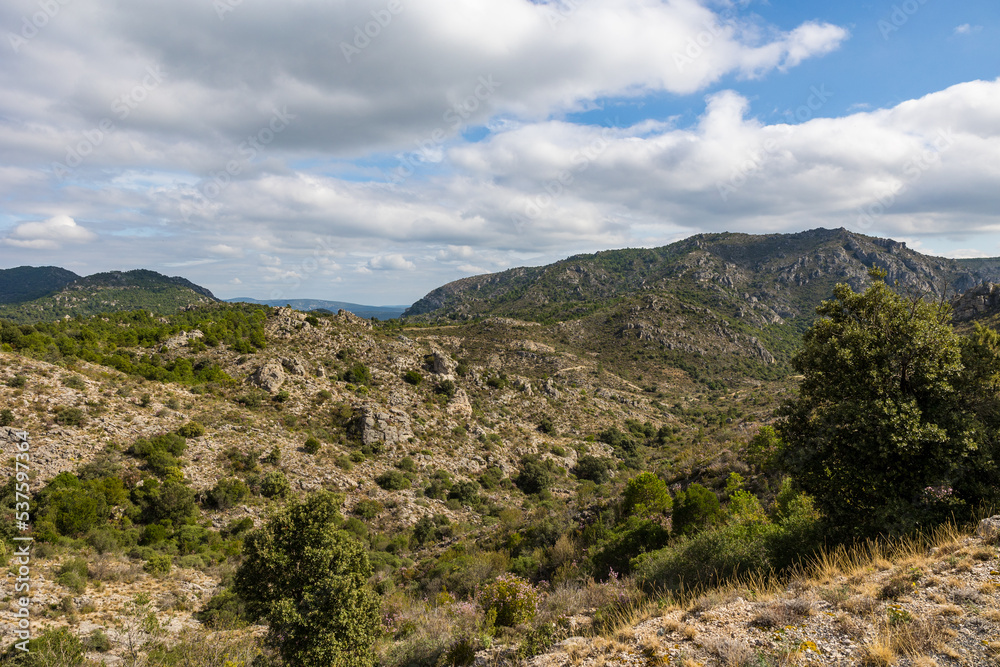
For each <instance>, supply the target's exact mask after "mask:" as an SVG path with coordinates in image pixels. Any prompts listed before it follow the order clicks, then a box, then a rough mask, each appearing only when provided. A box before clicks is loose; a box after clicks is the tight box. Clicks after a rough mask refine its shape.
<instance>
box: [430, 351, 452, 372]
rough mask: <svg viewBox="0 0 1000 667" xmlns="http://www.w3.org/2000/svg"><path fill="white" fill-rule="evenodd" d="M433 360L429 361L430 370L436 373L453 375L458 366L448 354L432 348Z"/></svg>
mask: <svg viewBox="0 0 1000 667" xmlns="http://www.w3.org/2000/svg"><path fill="white" fill-rule="evenodd" d="M433 352H434V361H433V362H431V368H432V370H433V371H434V372H435V373H437V374H438V375H453V374H454V373H455V368H456V367H457V366H458V364H457V363H455V360H454V359H452V358H451V357H450V356H448V353H447V352H444V351H443V350H434V351H433Z"/></svg>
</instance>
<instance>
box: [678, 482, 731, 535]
mask: <svg viewBox="0 0 1000 667" xmlns="http://www.w3.org/2000/svg"><path fill="white" fill-rule="evenodd" d="M720 512H721V510H720V508H719V499H718V498H717V497H716V495H715V494H714V493H712V492H711V491H709V490H708V489H706V488H705V487H704V486H702V485H701V484H697V483H695V484H692V485H691V486H689V487H688V488H687V491H678V492H677V497H676V498H675V499H674V514H673V530H674V534H675V535H692V534H694V533H696V532H698V531H699V530H701V529H702V528H704V527H705V526H707V525H709V524H711V523H713V522H714V521H715V520H716V519H718V517H719V515H720Z"/></svg>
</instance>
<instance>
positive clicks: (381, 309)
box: [226, 296, 407, 320]
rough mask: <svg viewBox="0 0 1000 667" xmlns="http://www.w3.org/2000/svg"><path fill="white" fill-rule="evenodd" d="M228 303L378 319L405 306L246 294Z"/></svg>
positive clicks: (393, 315) (390, 316) (400, 311)
mask: <svg viewBox="0 0 1000 667" xmlns="http://www.w3.org/2000/svg"><path fill="white" fill-rule="evenodd" d="M226 301H227V302H229V303H259V304H263V305H266V306H273V307H275V308H280V307H281V306H291V307H292V308H294V309H295V310H301V311H304V312H309V311H311V310H318V311H321V312H324V311H325V312H330V313H336V312H337V311H338V310H346V311H348V312H351V313H354V314H355V315H357V316H358V317H362V318H364V319H366V320H367V319H371V318H373V317H377V318H378V319H380V320H391V319H395V318H398V317H400V316H401V315H402V314H403V311H405V310H406V309H407V306H364V305H361V304H359V303H348V302H347V301H324V300H322V299H268V300H260V299H252V298H250V297H248V296H240V297H236V298H233V299H226Z"/></svg>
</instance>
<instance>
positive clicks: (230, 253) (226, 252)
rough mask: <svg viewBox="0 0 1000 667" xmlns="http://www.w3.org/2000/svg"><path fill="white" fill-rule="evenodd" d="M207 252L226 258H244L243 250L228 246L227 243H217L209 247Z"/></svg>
mask: <svg viewBox="0 0 1000 667" xmlns="http://www.w3.org/2000/svg"><path fill="white" fill-rule="evenodd" d="M207 250H208V251H209V252H210V253H213V254H215V255H223V256H225V257H242V256H243V248H237V247H234V246H231V245H226V244H225V243H217V244H215V245H212V246H209V247H208V248H207Z"/></svg>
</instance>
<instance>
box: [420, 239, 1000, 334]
mask: <svg viewBox="0 0 1000 667" xmlns="http://www.w3.org/2000/svg"><path fill="white" fill-rule="evenodd" d="M873 264H874V265H876V266H879V267H880V268H883V269H885V270H886V271H887V272H888V280H889V283H890V284H893V283H895V282H898V283H899V288H900V289H903V290H919V291H922V292H924V293H926V294H929V295H931V296H933V297H939V296H941V294H942V293H943V292H944V293H946V294H947V295H949V296H950V295H953V294H956V293H961V292H964V291H966V290H968V289H970V288H971V287H974V286H975V285H977V284H979V283H980V282H983V281H984V280H991V279H992V280H997V279H1000V259H973V260H952V259H946V258H941V257H929V256H926V255H922V254H920V253H918V252H915V251H913V250H910V249H909V248H907V247H906V244H905V243H900V242H896V241H892V240H890V239H880V238H874V237H868V236H864V235H861V234H856V233H853V232H850V231H847V230H845V229H835V230H828V229H814V230H811V231H807V232H801V233H798V234H765V235H749V234H732V233H722V234H699V235H697V236H692V237H690V238H688V239H684V240H683V241H678V242H677V243H674V244H671V245H669V246H664V247H661V248H651V249H627V250H609V251H604V252H599V253H595V254H593V255H576V256H573V257H570V258H567V259H565V260H562V261H560V262H556V263H555V264H550V265H548V266H542V267H532V268H517V269H509V270H507V271H504V272H501V273H495V274H488V275H483V276H474V277H471V278H464V279H462V280H458V281H455V282H452V283H449V284H447V285H444V286H442V287H439V288H438V289H436V290H433V291H432V292H430V293H429V294H427V295H426V296H425V297H424V298H423V299H420V300H419V301H417V302H416V303H415V304H413V306H411V307H410V308H409V309H408V310H407V311H406V313H405V314H404V316H405V317H408V318H417V319H433V318H446V319H453V320H465V319H469V318H474V317H479V316H482V315H484V314H489V315H503V316H509V317H517V318H520V319H527V320H533V321H546V320H560V321H563V320H568V319H573V318H578V317H582V316H584V315H587V314H590V313H592V312H594V311H597V310H601V309H604V308H607V307H608V306H609V305H611V304H613V303H614V302H616V301H617V300H620V299H624V298H630V297H634V296H635V295H637V294H658V293H663V292H668V293H673V294H677V295H679V296H682V297H683V298H684V299H685V300H686V301H690V302H692V305H708V304H710V303H713V302H715V303H725V304H727V305H728V306H729V307H730V308H731V309H732V310H733V314H734V315H738V314H740V313H741V312H742V313H743V316H745V317H747V318H748V321H750V322H751V323H753V324H755V325H757V326H760V325H761V324H762V323H770V322H778V321H786V320H795V319H802V318H805V319H806V320H809V319H810V318H811V316H812V312H813V308H815V306H816V304H818V303H819V301H820V300H821V299H823V298H826V297H828V296H829V294H830V293H831V291H832V288H833V286H834V285H835V284H836V283H838V282H846V283H848V284H850V285H851V286H852V287H854V288H855V289H857V288H858V287H860V285H861V284H862V283H863V282H864V280H865V277H866V275H867V271H868V269H869V268H870V267H871V266H872V265H873Z"/></svg>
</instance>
